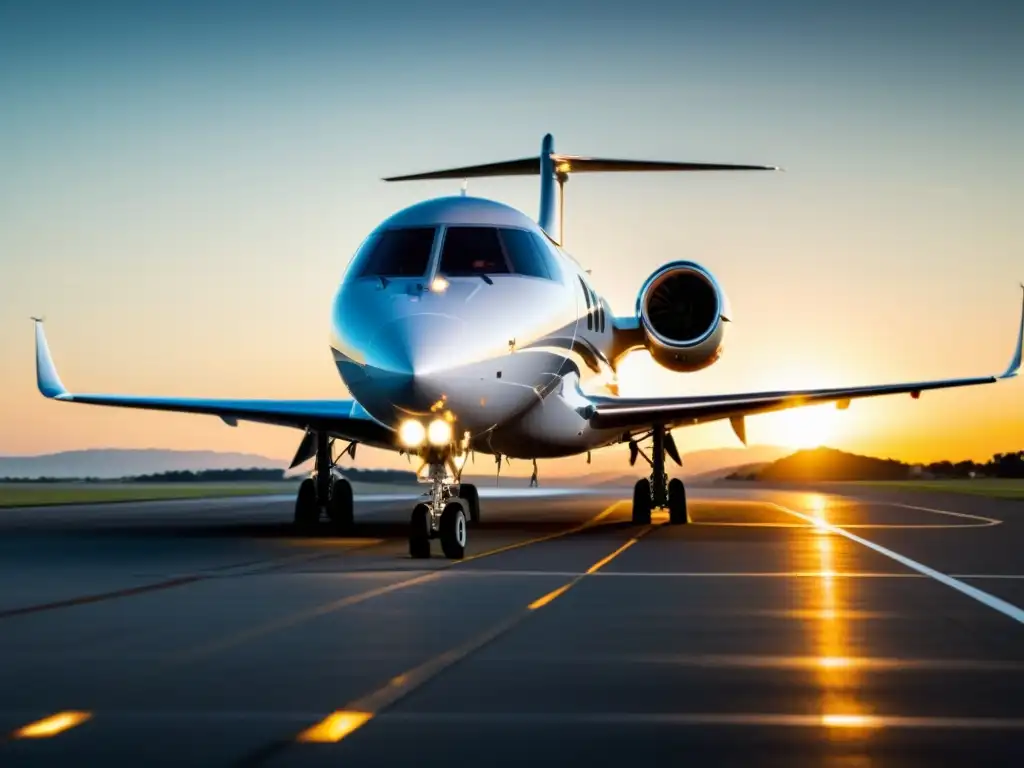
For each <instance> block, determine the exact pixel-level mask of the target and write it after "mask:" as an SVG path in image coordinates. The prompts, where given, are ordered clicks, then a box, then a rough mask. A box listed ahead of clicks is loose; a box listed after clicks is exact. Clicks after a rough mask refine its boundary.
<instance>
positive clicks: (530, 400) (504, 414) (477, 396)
mask: <svg viewBox="0 0 1024 768" xmlns="http://www.w3.org/2000/svg"><path fill="white" fill-rule="evenodd" d="M501 257H504V258H503V259H502V258H501ZM331 325H332V334H331V346H332V350H333V354H334V359H335V362H336V365H337V367H338V370H339V372H340V374H341V377H342V379H343V380H344V382H345V385H346V386H347V387H348V389H349V390H350V391H351V393H352V396H353V397H354V398H355V399H356V400H357V401H358V402H359V403H360V405H362V406H363V407H364V408H365V409H366V411H367V412H368V413H369V414H370V415H371V416H372V417H373V418H375V419H377V420H378V421H380V422H382V423H384V424H385V425H388V426H392V427H397V426H398V425H399V424H400V423H401V422H402V421H404V420H406V419H410V418H413V419H420V420H424V421H426V420H428V419H430V418H431V417H432V414H436V413H450V414H452V416H453V417H454V420H455V421H454V423H455V426H456V429H457V430H458V433H459V434H462V433H463V432H464V431H468V432H469V433H470V435H471V440H472V447H473V448H474V450H478V451H484V452H489V453H500V454H504V455H508V456H512V457H543V456H552V457H553V456H564V455H571V454H575V453H579V452H580V451H585V450H588V449H590V448H593V447H597V446H599V445H603V444H605V443H607V442H608V441H609V439H610V438H612V437H614V436H615V435H614V433H613V434H608V431H607V430H604V431H596V430H592V429H590V427H589V426H588V424H587V419H586V418H585V416H584V415H582V414H581V412H580V411H579V410H577V409H581V408H585V407H586V406H587V405H588V404H589V401H588V400H586V399H584V398H583V396H582V395H581V394H580V389H579V388H580V385H581V384H582V381H583V380H585V379H586V378H590V377H600V376H604V377H608V376H610V375H611V373H612V365H613V362H612V361H613V359H614V355H616V354H621V351H622V350H621V349H620V350H617V349H616V343H615V341H616V340H615V332H614V331H613V328H612V322H611V314H610V311H609V307H608V304H607V302H606V301H604V300H603V299H602V298H601V297H600V296H599V295H598V294H597V293H596V291H594V290H593V288H592V286H591V284H590V280H589V276H588V275H587V274H586V272H585V271H583V270H582V269H581V268H580V267H579V265H578V264H577V263H576V262H575V261H574V260H573V259H572V258H571V257H569V256H568V255H567V254H565V253H564V252H563V251H562V250H561V249H560V248H558V246H557V245H555V244H554V243H553V242H552V241H551V240H550V238H548V237H547V236H546V235H545V233H544V232H543V230H541V229H540V227H539V226H538V225H537V224H536V223H535V222H533V221H532V220H531V219H530V218H529V217H528V216H526V215H525V214H523V213H521V212H519V211H517V210H515V209H514V208H510V207H508V206H506V205H502V204H500V203H496V202H492V201H489V200H483V199H479V198H470V197H451V198H440V199H437V200H430V201H427V202H424V203H420V204H417V205H414V206H412V207H410V208H407V209H405V210H403V211H400V212H398V213H396V214H395V215H393V216H391V217H390V218H388V219H387V220H386V221H384V222H383V223H382V224H381V225H380V226H378V227H377V228H376V229H375V230H374V232H373V233H371V234H370V236H369V237H368V238H367V240H366V241H365V242H364V243H363V245H362V246H361V248H360V249H359V251H358V252H357V253H356V255H355V257H354V258H353V260H352V262H351V264H350V265H349V267H348V269H347V271H346V273H345V276H344V279H343V281H342V283H341V287H340V289H339V290H338V293H337V296H336V298H335V301H334V305H333V313H332V319H331ZM619 346H620V347H621V346H622V345H621V344H619Z"/></svg>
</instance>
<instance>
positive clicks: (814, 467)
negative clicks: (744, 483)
mask: <svg viewBox="0 0 1024 768" xmlns="http://www.w3.org/2000/svg"><path fill="white" fill-rule="evenodd" d="M910 477H911V467H910V465H909V464H904V463H903V462H901V461H895V460H893V459H875V458H872V457H870V456H858V455H857V454H854V453H845V452H844V451H837V450H835V449H834V448H813V449H809V450H804V451H797V452H796V453H794V454H793V455H791V456H787V457H785V458H783V459H779V460H778V461H774V462H772V463H771V464H768V465H766V466H764V467H761V468H760V469H754V470H753V471H750V470H745V471H744V470H741V471H739V472H735V473H733V474H731V475H729V479H730V480H775V481H782V482H798V481H808V482H815V481H843V480H906V479H908V478H910Z"/></svg>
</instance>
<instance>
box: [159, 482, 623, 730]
mask: <svg viewBox="0 0 1024 768" xmlns="http://www.w3.org/2000/svg"><path fill="white" fill-rule="evenodd" d="M624 503H625V502H623V501H616V502H615V503H613V504H611V505H610V506H608V507H606V508H605V509H603V510H602V511H601V512H599V513H597V514H596V515H594V517H592V518H590V519H589V520H587V521H586V522H584V523H581V524H580V525H576V526H573V527H572V528H568V529H566V530H564V531H557V532H555V533H549V534H546V535H544V536H538V537H536V538H533V539H527V540H526V541H519V542H516V543H514V544H508V545H505V546H502V547H496V548H494V549H490V550H487V551H485V552H481V553H479V554H477V555H472V556H470V557H467V558H464V559H463V560H449V561H446V562H444V563H443V564H441V565H438V566H437V567H435V568H434V569H433V570H431V571H428V572H426V573H422V572H421V573H419V574H418V575H416V576H413V577H412V578H408V579H403V580H402V581H397V582H394V583H393V584H386V585H384V586H381V587H376V588H374V589H370V590H366V591H365V592H359V593H357V594H354V595H349V596H348V597H343V598H341V599H339V600H333V601H331V602H329V603H325V604H323V605H318V606H314V607H312V608H307V609H305V610H302V611H297V612H295V613H292V614H289V615H287V616H283V617H281V618H278V619H274V620H271V621H267V622H264V623H263V624H258V625H256V626H255V627H250V628H249V629H245V630H242V631H240V632H236V633H234V634H232V635H229V636H228V637H224V638H221V639H219V640H215V641H213V642H210V643H206V644H204V645H201V646H199V647H196V648H193V649H191V650H187V651H183V652H181V653H178V654H175V656H174V661H176V662H179V663H180V662H190V661H195V660H196V659H201V658H205V657H208V656H211V655H213V654H216V653H220V652H222V651H226V650H229V649H231V648H235V647H237V646H239V645H242V644H243V643H246V642H248V641H249V640H253V639H255V638H257V637H262V636H264V635H268V634H271V633H273V632H277V631H278V630H281V629H287V628H288V627H292V626H295V625H296V624H300V623H301V622H303V621H306V620H307V619H312V618H316V617H317V616H323V615H325V614H328V613H332V612H334V611H338V610H341V609H343V608H348V607H350V606H353V605H359V604H360V603H363V602H366V601H367V600H372V599H373V598H375V597H380V596H382V595H387V594H390V593H392V592H397V591H399V590H402V589H407V588H409V587H415V586H418V585H420V584H424V583H426V582H429V581H433V580H435V579H437V578H439V577H440V576H441V574H443V573H445V572H446V571H448V570H449V569H452V568H455V567H457V566H459V565H461V564H463V563H469V562H472V561H474V560H480V559H482V558H485V557H491V556H493V555H499V554H501V553H503V552H510V551H512V550H515V549H521V548H523V547H527V546H530V545H532V544H540V543H542V542H545V541H551V540H553V539H558V538H563V537H565V536H570V535H572V534H575V533H579V532H581V531H584V530H586V529H588V528H591V527H593V526H595V525H598V524H600V522H601V521H602V520H604V519H605V518H607V517H608V516H609V515H611V514H612V513H613V512H614V511H615V510H616V509H618V508H619V507H620V506H621V505H622V504H624ZM352 711H358V710H352Z"/></svg>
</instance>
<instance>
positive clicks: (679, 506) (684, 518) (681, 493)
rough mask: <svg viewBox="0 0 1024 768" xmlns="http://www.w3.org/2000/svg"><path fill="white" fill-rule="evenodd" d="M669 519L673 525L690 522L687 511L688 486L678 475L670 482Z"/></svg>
mask: <svg viewBox="0 0 1024 768" xmlns="http://www.w3.org/2000/svg"><path fill="white" fill-rule="evenodd" d="M668 521H669V523H670V524H671V525H685V524H686V523H688V522H690V516H689V513H688V512H687V511H686V486H685V485H683V481H682V480H680V479H679V478H678V477H677V478H673V479H672V480H670V481H669V483H668Z"/></svg>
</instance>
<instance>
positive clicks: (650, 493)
mask: <svg viewBox="0 0 1024 768" xmlns="http://www.w3.org/2000/svg"><path fill="white" fill-rule="evenodd" d="M645 437H646V436H645ZM650 437H651V438H652V446H651V456H650V457H648V456H647V454H646V453H644V451H643V450H642V449H641V448H640V445H639V440H630V442H629V463H630V466H632V465H633V464H635V463H636V460H637V458H638V457H640V456H642V457H643V458H644V460H645V461H647V463H648V464H650V465H651V476H650V478H649V479H646V478H645V479H643V480H638V481H637V483H636V485H635V486H633V523H634V524H635V525H649V524H650V522H651V510H652V509H654V508H655V507H658V508H663V509H664V508H667V509H668V518H669V523H671V524H672V525H683V524H685V523H688V522H689V521H690V518H689V513H688V511H687V507H686V486H685V485H684V484H683V481H682V480H680V479H679V478H673V479H672V481H671V482H669V481H668V477H667V475H666V473H665V455H666V454H668V456H669V457H670V458H671V459H672V460H673V461H674V462H675V463H676V464H677V465H679V466H682V465H683V461H682V458H681V457H680V455H679V450H678V449H677V448H676V444H675V441H674V440H673V439H672V433H671V432H668V431H667V430H666V429H665V427H664V426H663V425H656V426H655V427H654V429H652V430H651V433H650ZM640 439H643V437H641V438H640Z"/></svg>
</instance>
